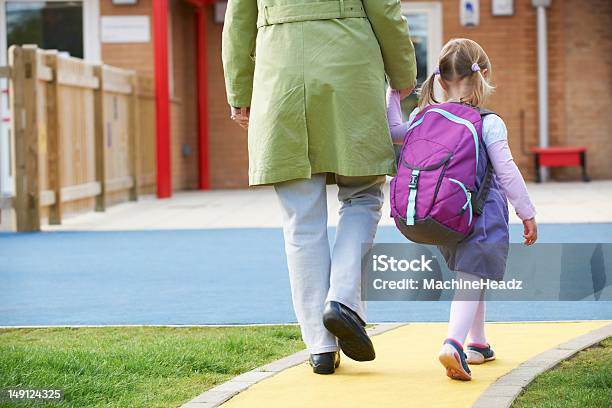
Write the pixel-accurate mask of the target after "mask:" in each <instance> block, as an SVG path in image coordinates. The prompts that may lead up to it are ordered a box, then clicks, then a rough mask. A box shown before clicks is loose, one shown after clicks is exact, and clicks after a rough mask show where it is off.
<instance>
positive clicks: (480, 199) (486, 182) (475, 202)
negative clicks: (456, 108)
mask: <svg viewBox="0 0 612 408" xmlns="http://www.w3.org/2000/svg"><path fill="white" fill-rule="evenodd" d="M477 110H478V112H479V113H480V117H481V118H482V119H484V117H485V116H487V115H495V114H496V113H495V112H493V111H490V110H487V109H482V108H478V109H477ZM493 174H494V170H493V165H492V164H491V160H487V169H486V170H485V174H484V177H483V179H482V183H480V188H479V189H478V191H477V192H476V194H472V211H474V213H475V214H478V215H480V214H482V212H483V210H484V205H485V202H486V201H487V196H488V195H489V190H491V184H493Z"/></svg>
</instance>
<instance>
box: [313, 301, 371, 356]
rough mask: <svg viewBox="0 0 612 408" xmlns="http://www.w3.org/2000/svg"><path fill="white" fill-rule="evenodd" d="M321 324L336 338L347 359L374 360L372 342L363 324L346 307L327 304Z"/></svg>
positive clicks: (331, 303)
mask: <svg viewBox="0 0 612 408" xmlns="http://www.w3.org/2000/svg"><path fill="white" fill-rule="evenodd" d="M323 324H324V325H325V328H326V329H327V330H329V331H330V332H331V333H332V334H333V335H334V336H336V337H337V338H338V344H339V345H340V348H341V349H342V351H343V352H344V354H346V356H347V357H349V358H352V359H353V360H356V361H370V360H374V358H376V353H375V352H374V345H373V344H372V340H370V338H369V337H368V334H367V333H366V331H365V329H364V327H365V322H364V321H363V320H361V319H360V318H359V316H357V313H355V312H353V311H352V310H351V309H349V308H348V307H346V306H344V305H343V304H341V303H338V302H329V303H328V304H327V306H326V307H325V312H324V313H323Z"/></svg>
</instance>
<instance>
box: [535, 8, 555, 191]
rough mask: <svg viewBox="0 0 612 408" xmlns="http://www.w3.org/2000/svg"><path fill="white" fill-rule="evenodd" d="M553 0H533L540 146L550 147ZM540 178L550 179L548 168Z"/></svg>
mask: <svg viewBox="0 0 612 408" xmlns="http://www.w3.org/2000/svg"><path fill="white" fill-rule="evenodd" d="M551 2H552V0H532V3H533V6H534V7H535V8H536V9H537V26H538V29H537V32H538V35H537V36H538V40H537V42H538V61H537V62H538V107H539V109H538V126H539V137H538V144H539V146H540V147H548V41H547V31H548V30H547V28H546V8H547V7H550V4H551ZM540 179H541V180H542V181H546V180H547V179H548V169H546V168H543V169H541V170H540Z"/></svg>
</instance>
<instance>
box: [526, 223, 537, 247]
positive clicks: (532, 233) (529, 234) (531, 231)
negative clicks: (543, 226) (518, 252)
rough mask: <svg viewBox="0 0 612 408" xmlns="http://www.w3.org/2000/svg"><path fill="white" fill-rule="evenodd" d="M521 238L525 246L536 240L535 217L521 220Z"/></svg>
mask: <svg viewBox="0 0 612 408" xmlns="http://www.w3.org/2000/svg"><path fill="white" fill-rule="evenodd" d="M523 238H525V245H527V246H529V245H533V244H534V243H535V242H536V241H537V240H538V225H537V224H536V221H535V218H530V219H528V220H524V221H523Z"/></svg>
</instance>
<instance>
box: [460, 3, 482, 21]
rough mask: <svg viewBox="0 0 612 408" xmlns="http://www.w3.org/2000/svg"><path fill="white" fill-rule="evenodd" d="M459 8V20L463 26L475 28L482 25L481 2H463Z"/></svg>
mask: <svg viewBox="0 0 612 408" xmlns="http://www.w3.org/2000/svg"><path fill="white" fill-rule="evenodd" d="M459 7H461V9H460V10H459V19H460V21H461V25H462V26H465V27H474V26H477V25H478V23H480V1H479V0H461V2H460V4H459Z"/></svg>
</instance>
